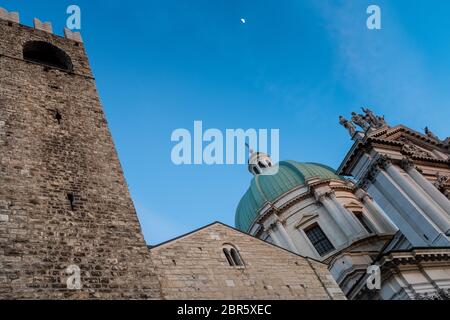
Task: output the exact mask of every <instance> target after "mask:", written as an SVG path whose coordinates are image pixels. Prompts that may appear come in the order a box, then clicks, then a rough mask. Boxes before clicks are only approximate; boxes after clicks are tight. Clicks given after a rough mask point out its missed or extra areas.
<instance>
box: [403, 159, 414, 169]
mask: <svg viewBox="0 0 450 320" xmlns="http://www.w3.org/2000/svg"><path fill="white" fill-rule="evenodd" d="M400 166H401V167H402V168H403V169H404V170H405V171H409V170H411V169H415V165H414V162H413V161H412V160H411V159H409V158H407V157H405V158H403V159H402V161H401V163H400Z"/></svg>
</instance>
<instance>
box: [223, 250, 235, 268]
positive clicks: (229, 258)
mask: <svg viewBox="0 0 450 320" xmlns="http://www.w3.org/2000/svg"><path fill="white" fill-rule="evenodd" d="M223 254H224V255H225V257H226V258H227V261H228V264H229V265H230V266H232V267H234V262H233V259H232V258H231V254H230V252H229V251H228V250H227V249H225V248H223Z"/></svg>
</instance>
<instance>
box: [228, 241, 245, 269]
mask: <svg viewBox="0 0 450 320" xmlns="http://www.w3.org/2000/svg"><path fill="white" fill-rule="evenodd" d="M223 254H224V255H225V257H226V258H227V261H228V264H229V265H230V266H232V267H243V266H245V265H244V262H243V260H242V258H241V255H240V254H239V251H238V250H237V249H236V248H235V247H234V246H233V245H231V244H226V245H224V247H223Z"/></svg>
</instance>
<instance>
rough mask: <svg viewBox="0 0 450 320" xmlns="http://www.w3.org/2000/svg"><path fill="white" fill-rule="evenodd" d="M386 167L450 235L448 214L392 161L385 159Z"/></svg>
mask: <svg viewBox="0 0 450 320" xmlns="http://www.w3.org/2000/svg"><path fill="white" fill-rule="evenodd" d="M384 167H385V169H386V172H387V173H388V175H389V176H390V177H391V178H392V180H394V182H395V183H396V184H398V185H399V186H400V188H402V190H403V191H404V192H405V193H406V194H407V195H408V196H409V197H410V198H411V199H412V200H413V201H414V202H415V203H416V204H417V205H418V206H419V207H420V208H421V209H422V210H423V211H424V212H425V214H427V215H428V217H429V218H430V219H431V220H432V221H433V222H434V223H435V224H436V225H437V226H438V227H439V228H440V229H441V230H442V231H443V232H444V233H445V234H446V235H450V219H448V215H447V214H446V213H445V212H444V211H443V210H442V209H440V208H439V207H438V206H436V205H435V204H434V203H433V202H431V201H430V200H429V199H427V197H426V196H424V195H423V194H422V193H421V192H420V191H419V190H417V189H416V188H415V186H414V185H413V184H412V183H411V182H410V181H408V180H407V179H406V178H405V177H404V176H403V175H402V174H401V172H400V170H399V169H398V168H396V167H395V166H394V165H393V164H392V163H391V162H390V161H385V162H384Z"/></svg>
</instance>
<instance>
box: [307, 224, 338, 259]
mask: <svg viewBox="0 0 450 320" xmlns="http://www.w3.org/2000/svg"><path fill="white" fill-rule="evenodd" d="M305 233H306V236H307V237H308V238H309V240H310V241H311V243H312V245H313V246H314V248H316V250H317V252H318V253H319V255H320V256H324V255H326V254H327V253H329V252H331V251H333V250H334V246H333V244H332V243H331V242H330V240H328V238H327V236H326V235H325V233H324V232H323V231H322V229H321V228H320V227H319V225H318V224H315V225H313V226H311V227H309V228H308V229H306V230H305Z"/></svg>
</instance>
